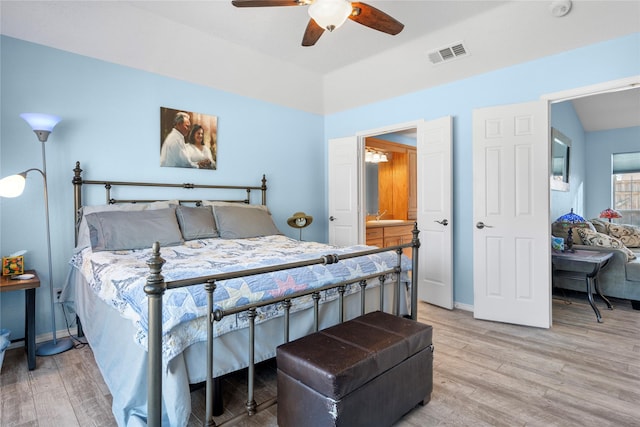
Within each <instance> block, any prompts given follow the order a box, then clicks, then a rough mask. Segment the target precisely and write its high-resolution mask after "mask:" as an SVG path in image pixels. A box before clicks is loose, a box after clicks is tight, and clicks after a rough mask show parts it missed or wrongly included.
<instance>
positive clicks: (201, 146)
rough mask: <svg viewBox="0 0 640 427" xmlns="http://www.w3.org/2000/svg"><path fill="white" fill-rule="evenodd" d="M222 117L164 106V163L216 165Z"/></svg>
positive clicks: (162, 124) (183, 166) (194, 166)
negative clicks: (219, 127)
mask: <svg viewBox="0 0 640 427" xmlns="http://www.w3.org/2000/svg"><path fill="white" fill-rule="evenodd" d="M217 152H218V117H217V116H211V115H208V114H202V113H194V112H192V111H186V110H176V109H173V108H166V107H160V166H163V167H175V168H196V169H214V170H215V169H216V168H217V157H218V156H217Z"/></svg>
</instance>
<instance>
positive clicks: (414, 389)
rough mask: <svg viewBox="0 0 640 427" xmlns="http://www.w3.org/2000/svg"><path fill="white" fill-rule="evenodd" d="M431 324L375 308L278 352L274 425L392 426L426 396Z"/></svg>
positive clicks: (430, 373) (428, 393)
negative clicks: (276, 418)
mask: <svg viewBox="0 0 640 427" xmlns="http://www.w3.org/2000/svg"><path fill="white" fill-rule="evenodd" d="M431 338H432V327H431V326H430V325H425V324H422V323H418V322H415V321H413V320H409V319H405V318H402V317H397V316H393V315H391V314H387V313H383V312H380V311H376V312H373V313H368V314H365V315H363V316H360V317H357V318H355V319H353V320H349V321H347V322H344V323H341V324H339V325H336V326H332V327H330V328H327V329H324V330H322V331H319V332H316V333H313V334H311V335H307V336H306V337H303V338H300V339H297V340H295V341H292V342H289V343H286V344H283V345H281V346H279V347H278V349H277V354H276V361H277V365H278V425H279V426H280V427H288V426H290V427H301V426H304V427H309V426H348V427H354V426H374V425H375V426H389V425H391V424H393V423H394V422H395V421H397V420H398V419H400V417H402V416H403V415H404V414H406V413H407V412H409V411H410V410H411V409H412V408H413V407H415V406H416V405H417V404H423V405H424V404H426V403H427V402H429V400H430V399H431V390H432V388H433V346H432V341H431Z"/></svg>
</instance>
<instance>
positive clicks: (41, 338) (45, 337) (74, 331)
mask: <svg viewBox="0 0 640 427" xmlns="http://www.w3.org/2000/svg"><path fill="white" fill-rule="evenodd" d="M69 331H70V332H71V335H72V336H77V335H78V328H77V327H76V326H74V327H71V328H69V330H67V329H60V330H58V331H56V338H58V339H59V338H66V337H68V336H70V335H69ZM9 339H12V337H9ZM52 339H53V332H47V333H46V334H41V335H37V336H36V346H37V345H38V344H40V343H42V342H47V341H51V340H52ZM20 347H24V339H21V340H20V341H16V342H12V343H11V344H10V345H9V347H7V350H11V349H13V348H20Z"/></svg>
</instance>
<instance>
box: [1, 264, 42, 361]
mask: <svg viewBox="0 0 640 427" xmlns="http://www.w3.org/2000/svg"><path fill="white" fill-rule="evenodd" d="M24 273H25V274H33V275H34V276H33V277H32V278H31V279H26V280H15V279H12V278H11V276H0V292H9V291H20V290H24V292H25V321H24V346H25V348H26V350H27V362H28V364H29V370H30V371H32V370H34V369H35V368H36V288H39V287H40V279H39V278H38V275H37V274H36V272H35V270H28V271H25V272H24Z"/></svg>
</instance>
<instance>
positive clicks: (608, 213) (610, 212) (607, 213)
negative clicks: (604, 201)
mask: <svg viewBox="0 0 640 427" xmlns="http://www.w3.org/2000/svg"><path fill="white" fill-rule="evenodd" d="M600 218H607V219H608V220H609V222H611V218H622V215H620V212H618V211H616V210H614V209H611V208H607V209H605V210H603V211H602V212H600Z"/></svg>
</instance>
